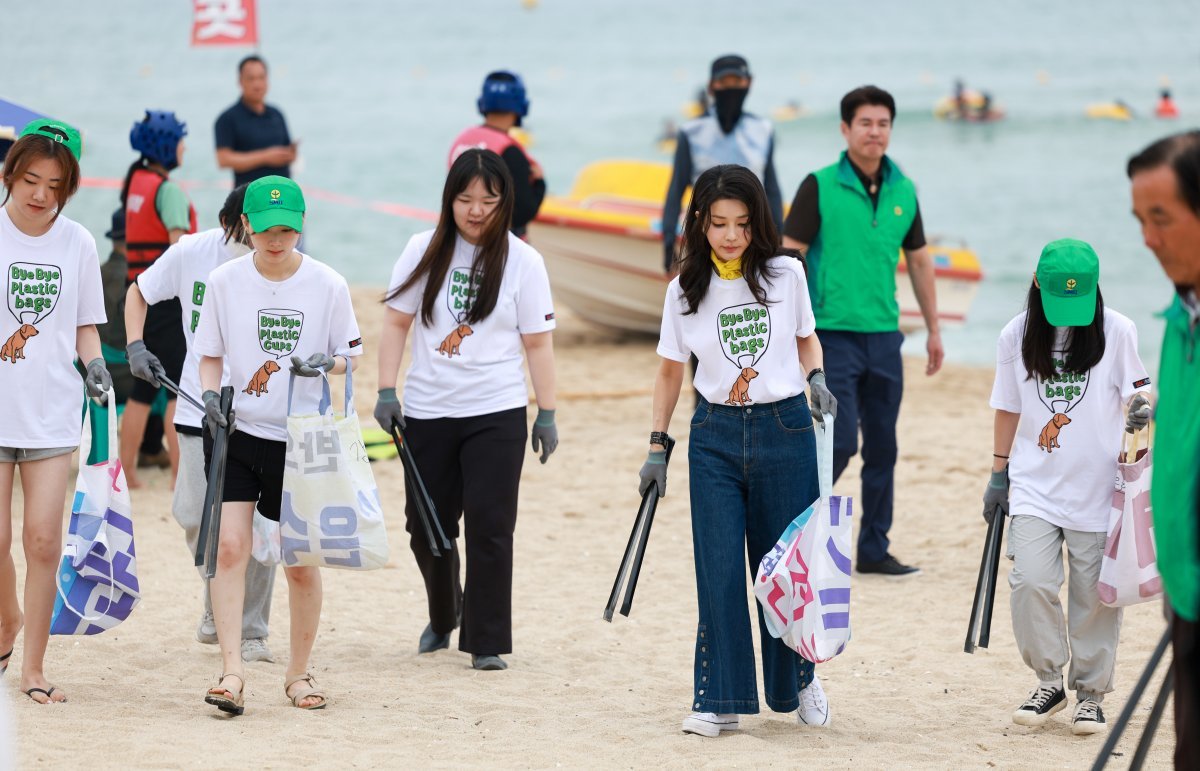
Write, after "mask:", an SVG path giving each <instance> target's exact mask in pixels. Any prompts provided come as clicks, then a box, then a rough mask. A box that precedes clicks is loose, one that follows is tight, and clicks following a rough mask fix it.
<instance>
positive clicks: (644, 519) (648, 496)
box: [604, 436, 675, 622]
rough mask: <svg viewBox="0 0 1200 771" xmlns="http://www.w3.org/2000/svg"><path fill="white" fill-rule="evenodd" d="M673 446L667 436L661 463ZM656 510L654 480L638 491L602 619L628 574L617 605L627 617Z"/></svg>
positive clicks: (607, 617)
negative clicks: (638, 499)
mask: <svg viewBox="0 0 1200 771" xmlns="http://www.w3.org/2000/svg"><path fill="white" fill-rule="evenodd" d="M674 449H675V440H674V439H672V438H671V437H669V436H668V437H667V456H666V459H665V463H666V464H667V465H668V466H669V465H670V463H671V452H672V450H674ZM657 509H658V483H657V482H651V483H650V486H649V487H648V488H646V492H645V493H643V494H642V505H641V506H639V507H638V513H637V517H636V518H635V519H634V520H633V530H632V531H630V533H629V543H627V544H626V545H625V555H624V556H623V557H622V558H621V568H620V570H618V571H617V579H616V581H614V582H613V588H612V592H611V593H610V594H609V595H608V604H607V605H605V606H604V620H605V621H610V622H611V621H612V617H613V610H614V609H616V607H617V597H619V596H620V594H621V584H622V583H623V582H624V581H625V576H626V573H628V576H629V586H628V587H627V588H626V590H625V602H623V603H622V604H621V615H622V616H625V617H627V618H628V616H629V610H630V608H632V607H633V593H634V591H635V590H636V589H637V582H638V576H639V575H641V572H642V559H643V558H644V557H645V556H646V543H647V542H648V541H649V540H650V527H651V526H652V525H653V524H654V512H655V511H656V510H657Z"/></svg>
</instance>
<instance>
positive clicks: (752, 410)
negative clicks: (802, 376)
mask: <svg viewBox="0 0 1200 771" xmlns="http://www.w3.org/2000/svg"><path fill="white" fill-rule="evenodd" d="M802 404H805V405H806V404H808V399H807V398H806V397H805V396H804V392H803V391H801V392H800V393H798V394H796V395H795V396H789V397H788V398H786V399H780V400H779V401H777V402H756V403H753V404H748V405H746V406H745V407H734V406H732V405H729V404H713V403H712V402H710V401H709V400H708V399H705V398H704V397H703V396H701V397H700V401H699V403H698V404H697V405H696V409H698V410H700V409H702V410H706V411H708V412H710V413H716V414H717V415H729V416H731V417H732V416H737V417H742V418H749V419H751V420H753V419H754V418H755V417H757V416H759V415H762V416H764V417H766V416H768V415H770V416H775V415H778V414H779V413H781V412H787V411H788V410H791V409H795V408H796V407H798V406H800V405H802Z"/></svg>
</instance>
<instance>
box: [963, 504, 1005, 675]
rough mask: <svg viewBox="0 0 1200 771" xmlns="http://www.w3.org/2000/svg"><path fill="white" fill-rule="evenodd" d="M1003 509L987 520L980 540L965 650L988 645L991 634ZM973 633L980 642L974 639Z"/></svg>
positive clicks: (968, 651)
mask: <svg viewBox="0 0 1200 771" xmlns="http://www.w3.org/2000/svg"><path fill="white" fill-rule="evenodd" d="M1005 519H1006V517H1005V516H1004V512H1003V511H1001V509H1000V507H999V506H997V507H996V509H995V511H994V512H993V513H992V521H991V522H989V523H988V529H987V536H986V537H985V538H984V541H983V559H981V560H980V562H979V578H978V579H976V581H975V599H974V600H973V601H972V602H971V620H970V623H968V624H967V641H966V643H965V644H964V645H963V651H964V652H965V653H974V652H975V647H976V645H978V647H980V648H986V647H988V643H989V642H991V636H992V607H993V606H994V605H995V604H996V575H997V573H998V572H999V571H1000V551H1001V549H1002V548H1003V546H1004V520H1005ZM976 635H978V640H979V642H978V643H976Z"/></svg>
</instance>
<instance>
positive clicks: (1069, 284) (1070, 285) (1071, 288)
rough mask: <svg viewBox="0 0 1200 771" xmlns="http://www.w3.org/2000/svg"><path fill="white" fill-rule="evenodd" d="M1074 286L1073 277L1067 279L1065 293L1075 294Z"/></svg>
mask: <svg viewBox="0 0 1200 771" xmlns="http://www.w3.org/2000/svg"><path fill="white" fill-rule="evenodd" d="M1075 286H1076V282H1075V279H1073V278H1069V279H1067V294H1075Z"/></svg>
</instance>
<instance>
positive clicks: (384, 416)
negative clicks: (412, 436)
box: [375, 388, 405, 434]
mask: <svg viewBox="0 0 1200 771" xmlns="http://www.w3.org/2000/svg"><path fill="white" fill-rule="evenodd" d="M392 421H395V422H396V424H397V425H398V426H400V428H404V425H405V424H404V410H403V409H401V407H400V400H399V399H397V398H396V389H395V388H380V389H379V398H378V399H377V400H376V401H375V422H376V423H378V424H379V427H380V428H382V429H383V430H384V431H387V432H388V433H389V434H390V433H391V432H392Z"/></svg>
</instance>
